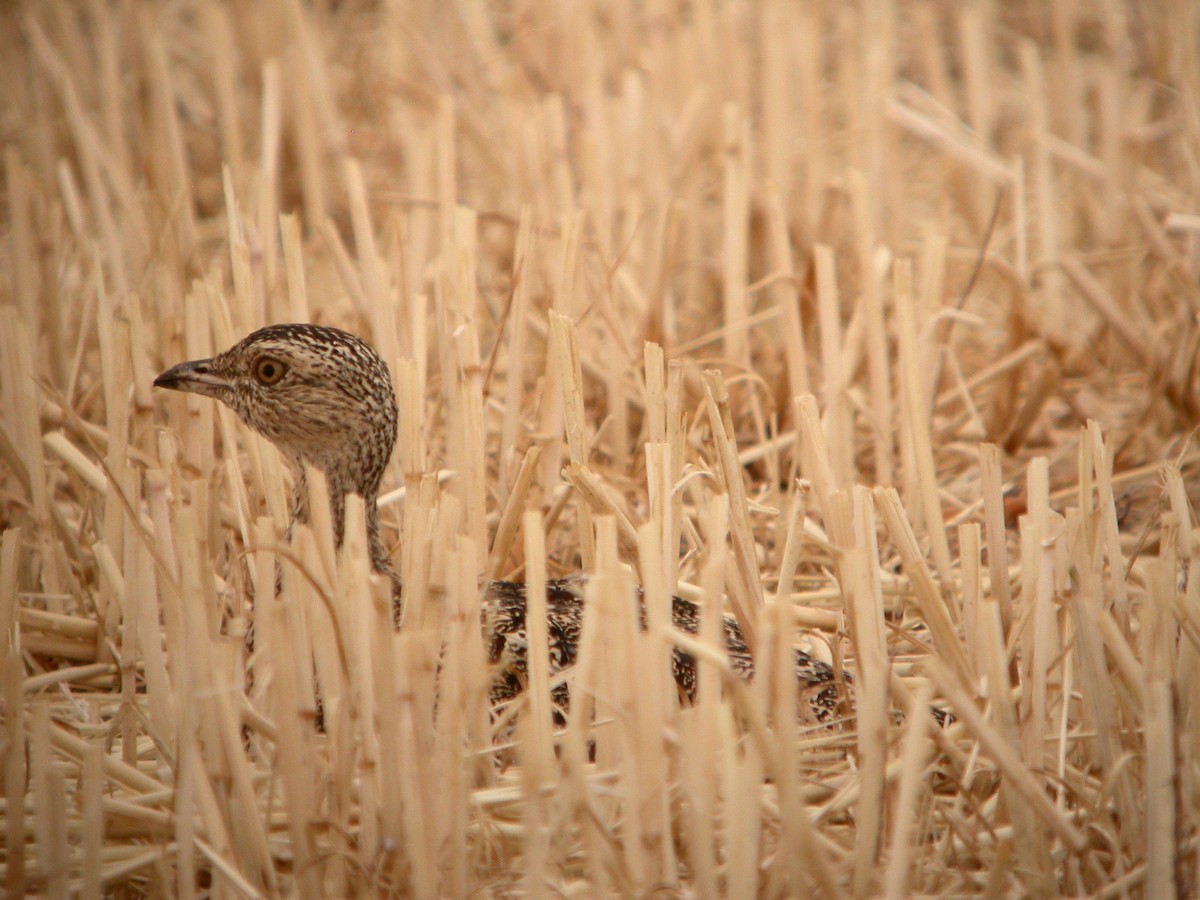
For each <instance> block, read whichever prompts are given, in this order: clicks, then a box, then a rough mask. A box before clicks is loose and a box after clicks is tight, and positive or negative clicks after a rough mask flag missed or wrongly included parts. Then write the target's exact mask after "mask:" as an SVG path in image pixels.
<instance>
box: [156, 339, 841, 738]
mask: <svg viewBox="0 0 1200 900" xmlns="http://www.w3.org/2000/svg"><path fill="white" fill-rule="evenodd" d="M154 384H155V385H156V386H158V387H164V388H171V389H173V390H181V391H189V392H191V393H197V394H202V395H204V396H207V397H212V398H214V399H216V400H220V401H222V402H223V403H225V404H227V405H228V406H229V407H230V408H231V409H233V411H234V412H236V413H237V414H238V417H239V418H241V420H242V421H243V422H245V423H246V424H247V425H249V426H250V427H251V428H253V429H254V430H256V431H258V432H259V433H260V434H262V435H263V436H264V437H266V438H267V439H268V440H270V441H271V442H272V443H274V444H275V445H276V446H277V447H278V448H279V449H280V450H281V451H282V452H283V453H284V454H285V455H286V456H287V457H288V458H289V459H290V460H291V461H292V462H293V463H294V464H296V466H297V469H298V472H299V475H298V478H297V484H296V492H295V496H294V498H293V501H294V506H293V521H304V520H305V519H306V517H307V504H308V500H307V489H306V485H305V483H304V470H303V466H302V465H300V464H302V463H307V464H308V465H311V466H314V467H315V468H318V469H320V470H322V471H323V472H324V473H325V475H326V478H327V479H328V483H329V495H330V505H331V512H332V515H333V521H334V531H335V538H336V540H337V542H338V544H339V545H340V544H341V540H342V535H343V528H344V509H345V497H346V494H348V493H351V492H354V493H358V494H361V495H362V497H363V499H364V501H365V503H366V508H367V530H368V540H369V546H370V550H371V560H372V563H373V565H374V567H375V569H376V570H377V571H379V572H381V573H385V574H387V575H388V576H389V577H391V578H392V581H393V585H394V586H395V596H396V602H397V604H399V600H400V589H401V586H400V581H399V578H398V576H397V575H396V572H395V570H394V569H393V568H392V566H391V564H390V562H389V561H388V558H387V553H386V551H385V549H384V547H383V544H382V541H381V540H380V537H379V516H378V512H377V510H376V499H377V496H378V493H379V484H380V481H381V479H382V477H383V472H384V468H385V467H386V466H387V462H388V459H389V457H390V456H391V453H392V447H393V445H394V444H395V441H396V427H397V417H398V411H397V408H396V398H395V393H394V392H393V389H392V382H391V376H390V374H389V373H388V368H387V365H386V363H384V361H383V359H382V358H381V357H380V356H379V354H378V353H376V352H375V351H374V350H373V349H372V348H371V347H370V346H369V345H368V344H366V343H365V342H364V341H362V340H360V339H359V338H357V337H355V336H354V335H352V334H349V333H347V332H345V331H341V330H339V329H336V328H328V327H324V326H317V325H270V326H267V327H266V328H261V329H259V330H258V331H255V332H254V333H253V334H250V335H248V336H247V337H246V338H244V339H243V340H241V341H239V342H238V343H237V344H235V345H234V346H233V347H231V348H230V349H228V350H226V351H225V352H224V353H221V354H218V355H217V356H214V357H212V358H211V359H202V360H194V361H191V362H185V363H180V364H179V365H177V366H174V367H173V368H171V369H168V370H167V371H166V372H163V373H162V374H161V375H159V376H158V378H156V379H155V380H154ZM581 588H582V583H581V581H580V580H579V579H566V580H560V581H552V582H550V584H549V585H548V590H547V597H546V599H547V611H548V624H549V636H550V668H551V671H552V672H558V671H561V670H562V669H563V668H566V667H567V666H570V665H572V664H573V663H574V662H575V659H576V654H577V651H578V647H579V630H580V625H581V623H582V620H583V593H582V590H581ZM525 601H526V597H525V588H524V586H523V585H519V584H511V583H508V582H495V583H493V584H492V585H491V586H490V587H489V589H488V591H487V594H486V599H485V606H484V608H483V609H482V610H481V618H482V620H483V622H484V623H485V630H486V629H490V632H488V633H485V635H484V639H485V644H486V646H487V649H488V655H489V657H490V660H491V662H492V664H493V665H494V666H495V668H496V676H495V680H494V682H493V685H492V690H491V696H492V702H493V703H494V704H495V703H500V702H503V701H505V700H508V699H511V698H512V697H514V696H516V695H517V694H518V693H520V692H521V691H522V690H523V689H524V685H525V681H526V667H525V657H526V653H527V650H528V646H527V643H526V635H525V609H526V603H525ZM671 618H672V621H673V623H674V625H675V627H676V628H678V629H679V630H681V631H684V632H687V633H689V634H695V633H696V631H697V628H698V625H699V608H698V607H697V606H696V605H695V604H694V603H691V602H690V601H688V600H684V599H682V598H680V597H674V598H673V599H672V608H671ZM642 626H643V627H645V610H644V608H643V610H642ZM724 630H725V645H726V650H727V651H728V653H729V659H730V663H731V665H732V667H733V669H734V670H735V671H736V672H738V673H739V674H741V675H743V676H744V677H746V678H750V677H752V675H753V673H754V663H753V660H752V659H751V656H750V651H749V648H748V647H747V646H746V642H745V640H744V639H743V637H742V633H741V629H740V628H739V627H738V624H737V622H736V621H735V620H734V619H732V618H730V617H728V616H726V617H725V618H724ZM795 666H796V677H797V679H798V680H799V681H800V683H801V687H802V690H803V692H804V694H805V696H807V698H808V700H809V703H810V704H811V706H812V709H813V711H814V713H815V714H816V715H817V716H818V718H821V719H825V718H827V717H828V716H829V714H830V712H831V711H832V710H833V708H834V707H835V706H836V704H837V699H838V686H837V683H836V679H835V676H834V672H833V669H832V668H831V667H830V666H828V665H827V664H825V663H824V662H821V661H820V660H817V659H814V658H813V657H811V656H809V655H808V654H806V653H803V652H801V651H799V650H797V651H796V659H795ZM672 669H673V674H674V678H675V682H676V685H677V686H678V689H679V695H680V698H681V700H683V701H684V702H692V701H694V700H695V698H696V663H695V660H694V659H693V658H692V657H691V656H689V655H688V654H687V653H685V652H683V651H682V650H680V649H679V648H675V649H674V650H673V654H672ZM567 700H568V698H567V694H566V688H565V686H560V687H559V688H557V689H556V690H555V696H554V701H555V703H556V705H557V706H558V707H559V708H560V709H565V708H566V706H567Z"/></svg>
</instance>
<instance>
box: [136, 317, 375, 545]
mask: <svg viewBox="0 0 1200 900" xmlns="http://www.w3.org/2000/svg"><path fill="white" fill-rule="evenodd" d="M154 384H155V386H156V387H163V388H170V389H171V390H176V391H187V392H189V393H193V394H201V395H203V396H205V397H212V398H213V399H215V400H220V401H221V402H222V403H224V404H225V405H227V406H228V407H229V408H230V409H232V410H233V411H234V412H235V413H237V415H238V417H239V418H240V419H241V420H242V421H243V422H245V423H246V424H247V425H249V426H250V427H251V428H253V429H254V430H255V431H257V432H259V434H261V435H263V436H264V437H265V438H267V439H268V440H269V441H271V443H273V444H275V446H276V447H278V448H279V449H280V451H282V452H283V453H284V454H285V455H287V456H288V457H289V458H290V459H291V460H292V461H293V462H294V463H297V464H303V463H307V464H308V465H311V466H314V467H316V468H318V469H321V470H322V471H323V472H324V473H325V476H326V478H327V479H328V482H329V492H330V497H331V499H332V500H333V501H334V503H335V504H336V506H337V508H338V509H340V508H341V505H342V504H341V501H342V498H344V496H345V495H346V494H347V493H349V492H354V493H357V494H361V495H362V496H363V497H364V498H365V499H366V500H367V502H368V509H369V510H373V508H374V501H375V498H376V494H377V493H378V491H379V483H380V480H381V479H382V477H383V472H384V468H385V467H386V466H387V462H388V459H389V458H390V456H391V453H392V447H393V445H394V444H395V442H396V421H397V409H396V395H395V393H394V392H393V390H392V379H391V375H390V374H389V372H388V367H387V364H386V363H385V362H384V361H383V359H382V358H381V357H380V356H379V354H378V353H376V352H375V351H374V350H373V349H372V348H371V347H370V346H369V345H368V344H366V343H365V342H364V341H362V340H360V339H359V338H357V337H355V336H354V335H352V334H349V333H347V332H345V331H342V330H340V329H337V328H328V327H325V326H318V325H269V326H267V327H266V328H260V329H259V330H258V331H256V332H254V333H253V334H251V335H248V336H247V337H246V338H244V339H243V340H241V341H239V342H238V343H237V344H234V345H233V346H232V347H230V348H229V349H228V350H226V351H225V352H224V353H220V354H218V355H216V356H214V357H212V358H211V359H197V360H192V361H190V362H184V363H180V364H179V365H177V366H174V367H172V368H170V369H168V370H167V371H165V372H163V373H162V374H161V375H159V376H158V377H157V378H155V379H154ZM339 530H340V529H339Z"/></svg>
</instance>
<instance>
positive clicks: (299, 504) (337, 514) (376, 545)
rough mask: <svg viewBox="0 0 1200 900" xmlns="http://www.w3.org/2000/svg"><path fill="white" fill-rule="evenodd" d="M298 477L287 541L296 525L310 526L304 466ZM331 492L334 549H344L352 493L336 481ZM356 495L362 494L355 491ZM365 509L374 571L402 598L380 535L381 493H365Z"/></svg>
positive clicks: (294, 489) (398, 579)
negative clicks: (343, 543)
mask: <svg viewBox="0 0 1200 900" xmlns="http://www.w3.org/2000/svg"><path fill="white" fill-rule="evenodd" d="M296 470H297V473H298V474H297V477H296V481H295V486H294V488H293V490H292V521H291V522H290V523H289V524H288V534H287V536H288V540H289V541H290V540H291V538H292V529H293V527H294V525H295V523H297V522H299V523H301V524H304V523H307V522H308V520H309V514H308V510H309V492H308V479H307V478H306V477H305V474H304V466H302V465H300V466H297V467H296ZM326 483H327V485H328V491H329V518H330V521H331V523H332V525H333V542H334V546H335V547H336V548H338V549H339V550H340V549H341V546H342V541H343V539H344V538H345V536H346V494H348V493H349V491H348V490H347V489H346V487H345V486H344V485H342V484H341V482H340V481H339V480H338V479H336V478H330V479H328V481H327V482H326ZM355 493H362V492H359V491H355ZM362 498H363V506H364V509H365V511H366V520H367V550H368V552H369V553H370V555H371V567H372V568H373V569H374V570H375V571H376V572H378V573H379V574H381V575H386V576H388V578H390V579H391V581H392V593H393V595H394V596H395V597H396V598H399V595H400V575H399V573H398V572H396V570H395V569H393V568H392V563H391V560H390V559H389V558H388V554H387V549H386V548H385V547H384V545H383V539H382V538H381V537H380V534H379V505H378V503H377V499H378V491H369V492H366V493H362Z"/></svg>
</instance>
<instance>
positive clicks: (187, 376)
mask: <svg viewBox="0 0 1200 900" xmlns="http://www.w3.org/2000/svg"><path fill="white" fill-rule="evenodd" d="M212 363H213V361H212V360H211V359H195V360H192V361H191V362H183V363H180V364H179V365H177V366H172V367H171V368H169V369H167V371H165V372H163V373H162V374H161V375H159V376H158V377H157V378H155V379H154V386H155V387H161V388H168V389H170V390H172V391H186V392H187V393H190V394H202V395H203V396H205V397H212V398H214V399H216V400H221V399H223V398H224V397H225V395H226V394H227V393H228V392H229V390H230V388H231V387H232V385H231V384H230V383H229V380H228V379H227V378H223V377H221V376H220V375H217V374H216V373H215V372H213V365H212Z"/></svg>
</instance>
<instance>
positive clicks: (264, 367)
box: [254, 356, 287, 387]
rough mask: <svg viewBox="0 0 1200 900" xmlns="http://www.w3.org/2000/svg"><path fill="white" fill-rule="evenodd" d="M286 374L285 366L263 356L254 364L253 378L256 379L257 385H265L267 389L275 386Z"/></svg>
mask: <svg viewBox="0 0 1200 900" xmlns="http://www.w3.org/2000/svg"><path fill="white" fill-rule="evenodd" d="M286 374H287V366H286V365H285V364H284V363H281V362H280V361H279V360H277V359H272V358H271V357H269V356H264V357H263V358H262V359H260V360H259V361H258V362H256V363H255V364H254V377H255V378H257V379H258V383H259V384H265V385H267V386H268V387H269V386H271V385H273V384H276V383H277V382H278V381H279V379H281V378H282V377H283V376H284V375H286Z"/></svg>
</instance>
